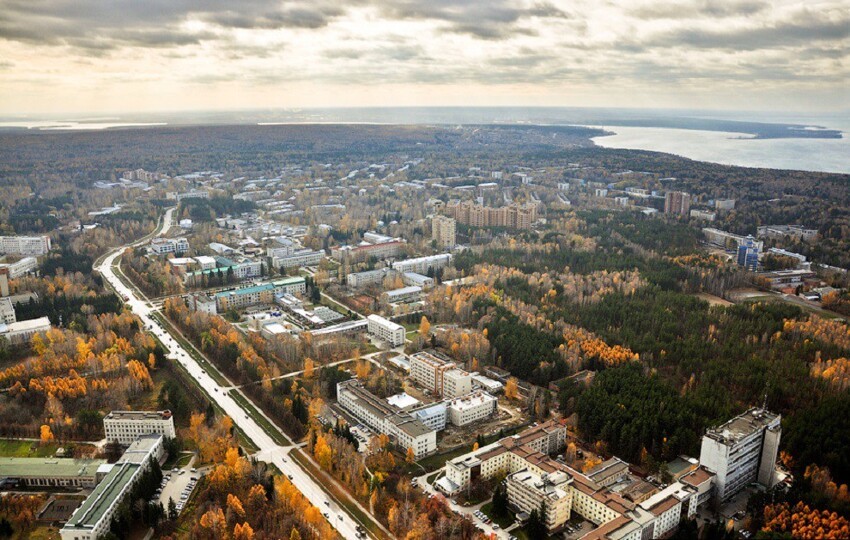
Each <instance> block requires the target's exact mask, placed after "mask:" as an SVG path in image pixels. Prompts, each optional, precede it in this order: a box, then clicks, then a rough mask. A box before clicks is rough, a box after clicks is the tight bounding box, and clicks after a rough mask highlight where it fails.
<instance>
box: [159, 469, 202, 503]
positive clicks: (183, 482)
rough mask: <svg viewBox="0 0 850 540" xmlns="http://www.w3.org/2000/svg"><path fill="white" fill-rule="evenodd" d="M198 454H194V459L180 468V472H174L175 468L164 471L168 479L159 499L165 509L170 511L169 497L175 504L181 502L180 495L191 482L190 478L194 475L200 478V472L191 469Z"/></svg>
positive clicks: (164, 475)
mask: <svg viewBox="0 0 850 540" xmlns="http://www.w3.org/2000/svg"><path fill="white" fill-rule="evenodd" d="M195 458H196V456H192V459H190V460H189V463H188V464H187V465H186V466H185V467H182V468H180V469H178V472H174V471H173V470H171V469H170V470H167V471H165V470H164V471H162V474H163V480H166V483H165V487H164V488H163V489H162V494H161V495H160V496H159V501H160V502H161V503H162V507H163V508H165V511H166V512H168V499H169V498H171V499H174V504H177V503H179V502H180V495H181V494H182V493H183V490H184V489H185V488H186V486H187V485H188V484H189V480H190V479H191V478H192V477H193V476H194V477H195V478H198V477H199V476H200V473H199V472H197V473H192V472H191V469H192V467H193V466H194V464H195ZM167 476H171V478H168V479H166V478H167Z"/></svg>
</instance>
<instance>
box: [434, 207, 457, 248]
mask: <svg viewBox="0 0 850 540" xmlns="http://www.w3.org/2000/svg"><path fill="white" fill-rule="evenodd" d="M456 229H457V225H456V222H455V220H454V219H453V218H450V217H447V216H441V215H436V216H434V217H432V218H431V240H433V241H434V242H436V243H437V247H440V248H450V247H452V246H454V245H455V244H456V243H457V242H456V239H457V233H456Z"/></svg>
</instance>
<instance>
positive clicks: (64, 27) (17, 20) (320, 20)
mask: <svg viewBox="0 0 850 540" xmlns="http://www.w3.org/2000/svg"><path fill="white" fill-rule="evenodd" d="M343 14H344V11H343V9H342V8H341V7H340V4H339V3H338V2H335V1H333V0H205V1H194V0H52V1H48V0H0V39H5V40H10V41H20V42H26V43H35V44H48V45H70V46H72V47H78V48H81V49H83V50H85V51H94V50H109V49H114V48H120V47H127V46H133V47H168V46H172V47H177V46H181V45H191V44H196V43H199V42H200V41H203V40H208V39H214V38H215V37H216V35H215V34H212V33H207V34H200V33H197V32H190V31H186V30H184V29H183V28H182V27H181V25H182V24H183V23H184V22H186V21H189V20H193V19H195V20H200V21H204V22H207V23H210V24H213V25H216V26H218V27H221V28H222V29H227V28H238V29H279V28H307V29H315V28H321V27H323V26H326V25H327V24H328V23H329V22H330V21H331V20H332V19H334V18H336V17H339V16H341V15H343Z"/></svg>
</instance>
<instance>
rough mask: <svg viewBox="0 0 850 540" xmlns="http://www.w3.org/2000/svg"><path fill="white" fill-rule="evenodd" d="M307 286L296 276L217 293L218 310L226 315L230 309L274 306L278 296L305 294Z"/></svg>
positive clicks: (301, 278)
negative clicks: (265, 305) (262, 305)
mask: <svg viewBox="0 0 850 540" xmlns="http://www.w3.org/2000/svg"><path fill="white" fill-rule="evenodd" d="M306 292H307V285H306V282H305V280H304V278H303V277H301V276H294V277H290V278H284V279H280V280H276V281H272V282H269V283H262V284H260V285H254V286H252V287H243V288H241V289H234V290H232V291H223V292H220V293H216V295H215V303H216V309H217V310H218V311H219V312H221V313H224V312H225V311H227V310H230V309H244V308H246V307H249V306H255V305H258V304H274V303H275V296H276V295H278V294H304V293H306Z"/></svg>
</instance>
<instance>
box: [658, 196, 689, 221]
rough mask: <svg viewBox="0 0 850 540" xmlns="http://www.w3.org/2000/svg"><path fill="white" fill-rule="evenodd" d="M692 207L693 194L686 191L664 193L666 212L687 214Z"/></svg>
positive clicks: (680, 214)
mask: <svg viewBox="0 0 850 540" xmlns="http://www.w3.org/2000/svg"><path fill="white" fill-rule="evenodd" d="M690 209H691V195H690V194H689V193H685V192H684V191H668V192H667V193H666V194H665V195H664V213H665V214H675V215H679V216H687V215H688V212H689V211H690Z"/></svg>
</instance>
